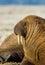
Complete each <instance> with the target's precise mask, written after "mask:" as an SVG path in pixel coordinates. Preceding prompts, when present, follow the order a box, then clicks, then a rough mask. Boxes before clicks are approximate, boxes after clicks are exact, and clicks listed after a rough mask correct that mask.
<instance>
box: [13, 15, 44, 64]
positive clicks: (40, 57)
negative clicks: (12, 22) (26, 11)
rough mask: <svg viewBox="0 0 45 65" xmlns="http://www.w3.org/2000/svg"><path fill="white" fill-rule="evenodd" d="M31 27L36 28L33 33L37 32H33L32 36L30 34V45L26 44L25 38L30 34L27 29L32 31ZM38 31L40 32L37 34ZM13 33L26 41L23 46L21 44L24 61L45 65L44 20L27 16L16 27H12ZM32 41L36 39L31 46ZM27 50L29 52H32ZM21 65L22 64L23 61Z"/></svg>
mask: <svg viewBox="0 0 45 65" xmlns="http://www.w3.org/2000/svg"><path fill="white" fill-rule="evenodd" d="M31 25H32V26H33V28H34V27H35V26H36V27H37V28H36V27H35V28H34V32H35V31H37V32H35V33H34V34H32V33H30V34H32V37H31V39H30V43H28V39H27V38H28V36H30V35H28V34H29V32H31V31H29V27H30V29H31V30H33V28H32V27H31ZM34 25H35V26H34ZM35 29H36V30H35ZM42 30H43V32H42ZM28 31H29V32H28ZM38 31H40V32H39V33H38ZM14 32H15V34H16V35H22V36H23V37H24V38H25V40H26V43H25V45H24V44H23V47H24V53H25V57H26V59H28V61H29V62H32V63H34V64H35V65H45V19H43V18H41V17H38V16H34V15H31V16H27V17H25V18H24V19H23V20H21V21H20V22H19V23H17V24H16V26H15V27H14ZM41 32H42V33H41ZM38 35H40V36H39V37H38V39H36V38H37V36H38ZM34 39H36V41H35V45H33V46H32V45H31V43H32V44H33V40H34ZM31 40H32V41H31ZM36 44H37V45H36ZM38 45H39V46H38ZM32 47H33V49H32ZM37 47H38V48H37ZM35 48H37V49H36V55H35ZM29 50H31V51H32V52H31V51H29ZM35 56H36V57H35ZM22 63H24V61H23V62H22Z"/></svg>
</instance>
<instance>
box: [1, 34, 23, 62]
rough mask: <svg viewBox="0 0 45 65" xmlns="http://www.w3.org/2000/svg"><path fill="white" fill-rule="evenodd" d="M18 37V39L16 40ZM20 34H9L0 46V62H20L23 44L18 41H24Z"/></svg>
mask: <svg viewBox="0 0 45 65" xmlns="http://www.w3.org/2000/svg"><path fill="white" fill-rule="evenodd" d="M18 38H19V40H20V41H18ZM21 39H23V38H22V37H21V36H16V35H15V34H14V33H12V34H10V35H9V36H8V37H7V38H6V39H5V40H4V41H3V42H2V45H1V46H0V62H1V63H5V62H21V61H22V59H23V57H24V51H23V46H22V45H21V44H19V43H24V40H23V41H22V42H21Z"/></svg>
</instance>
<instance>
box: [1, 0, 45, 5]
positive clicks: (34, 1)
mask: <svg viewBox="0 0 45 65" xmlns="http://www.w3.org/2000/svg"><path fill="white" fill-rule="evenodd" d="M0 5H45V0H0Z"/></svg>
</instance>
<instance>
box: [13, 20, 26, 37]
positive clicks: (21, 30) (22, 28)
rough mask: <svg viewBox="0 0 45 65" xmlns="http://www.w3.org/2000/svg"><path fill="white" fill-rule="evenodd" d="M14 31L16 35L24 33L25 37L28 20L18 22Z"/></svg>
mask: <svg viewBox="0 0 45 65" xmlns="http://www.w3.org/2000/svg"><path fill="white" fill-rule="evenodd" d="M14 32H15V34H16V35H18V34H19V35H22V36H23V37H26V22H23V21H22V22H20V24H17V25H16V26H15V27H14Z"/></svg>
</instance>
